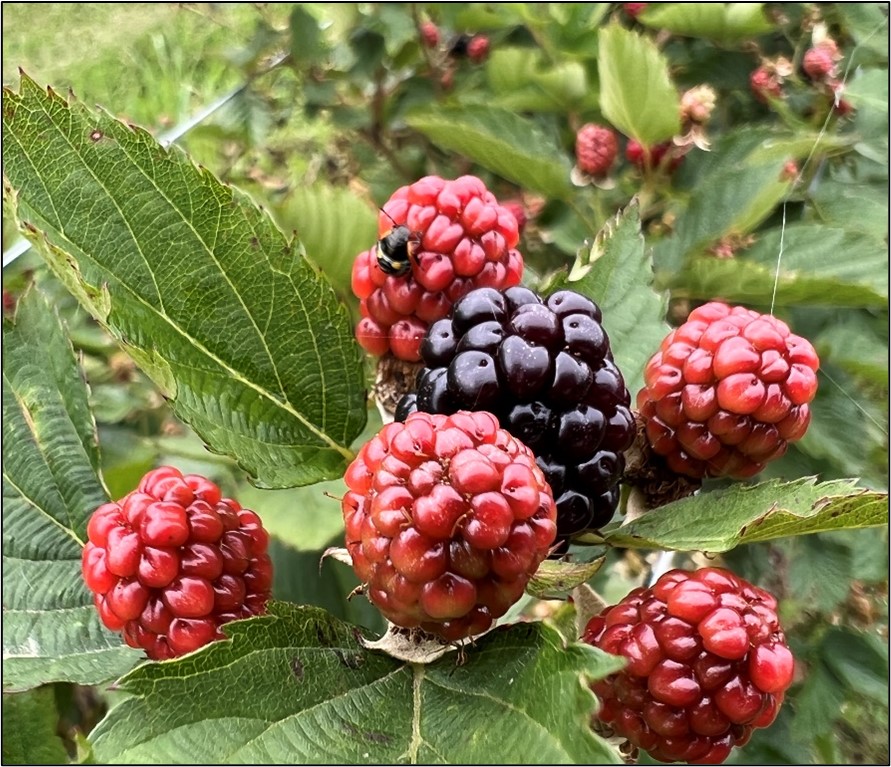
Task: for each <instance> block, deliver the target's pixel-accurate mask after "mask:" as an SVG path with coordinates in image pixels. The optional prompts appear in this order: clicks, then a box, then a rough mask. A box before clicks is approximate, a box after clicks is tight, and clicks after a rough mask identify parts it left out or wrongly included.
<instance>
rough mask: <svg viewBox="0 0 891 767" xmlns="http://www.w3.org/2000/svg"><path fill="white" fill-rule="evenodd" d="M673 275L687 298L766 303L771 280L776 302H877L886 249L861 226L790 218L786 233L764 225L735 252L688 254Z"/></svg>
mask: <svg viewBox="0 0 891 767" xmlns="http://www.w3.org/2000/svg"><path fill="white" fill-rule="evenodd" d="M781 246H782V257H780V249H781ZM777 269H779V280H777V277H776V272H777ZM678 281H679V282H680V281H683V288H682V290H683V292H684V293H686V294H687V295H688V296H689V297H691V298H702V299H712V298H716V297H720V298H722V299H724V300H725V301H731V302H739V303H748V304H755V305H758V304H761V305H768V304H769V303H770V299H771V296H772V295H773V287H774V282H775V281H776V282H777V285H776V304H775V305H776V306H814V305H817V306H836V307H882V306H887V303H888V253H887V247H886V246H885V245H884V244H882V242H881V241H879V240H876V239H873V238H872V237H870V236H869V235H866V234H862V233H861V232H857V231H847V230H844V229H836V228H834V227H829V226H821V225H819V224H792V225H790V226H788V227H786V231H785V234H783V232H782V230H781V229H779V228H775V229H770V230H768V231H767V232H765V233H764V234H762V235H760V236H759V238H758V241H757V242H756V243H755V244H754V245H753V246H752V247H750V248H748V249H747V250H743V251H740V252H739V253H738V254H737V255H736V257H734V258H730V259H718V258H715V257H713V256H699V257H696V258H693V259H692V260H691V261H690V263H689V265H688V268H687V270H685V271H684V272H683V274H682V275H680V277H679V280H678Z"/></svg>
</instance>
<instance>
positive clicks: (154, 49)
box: [3, 3, 284, 130]
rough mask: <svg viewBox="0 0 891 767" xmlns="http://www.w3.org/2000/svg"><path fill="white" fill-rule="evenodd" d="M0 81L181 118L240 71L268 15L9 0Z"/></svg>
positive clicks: (153, 123) (121, 111)
mask: <svg viewBox="0 0 891 767" xmlns="http://www.w3.org/2000/svg"><path fill="white" fill-rule="evenodd" d="M3 10H4V13H3V84H4V85H7V86H13V87H14V86H15V85H16V83H17V81H18V70H19V68H21V69H23V70H24V71H25V72H27V73H28V74H29V75H30V76H31V77H33V78H34V79H36V80H37V81H38V82H40V83H41V84H46V85H52V86H53V87H54V88H55V89H56V90H59V91H61V92H65V91H66V90H68V89H71V90H73V91H74V93H75V94H76V95H77V97H78V98H80V99H81V100H82V101H84V102H85V103H88V104H101V105H102V106H104V107H105V108H106V109H108V110H109V111H111V112H112V113H114V114H115V115H118V116H120V117H124V118H126V119H127V120H130V121H132V122H135V123H138V124H140V125H142V126H144V127H146V128H149V129H154V130H158V129H163V128H165V127H169V126H170V125H173V124H175V123H177V122H179V121H181V120H184V119H186V118H187V117H189V116H190V115H191V114H193V113H194V112H195V111H197V110H198V109H200V108H201V107H202V106H204V105H205V104H207V103H209V102H211V101H213V100H214V99H215V98H216V97H217V96H219V95H220V94H222V93H224V92H225V91H227V90H229V89H230V88H232V87H233V86H235V85H237V84H239V83H240V82H242V81H243V80H244V77H245V75H244V72H243V71H242V70H241V67H240V66H239V65H238V64H237V63H235V62H236V61H238V56H239V54H240V53H241V52H243V51H244V50H245V48H246V47H247V46H248V45H249V43H250V42H251V40H252V37H253V35H254V33H255V30H256V29H257V25H258V23H259V22H260V21H261V20H262V19H263V16H264V14H266V15H270V14H271V15H272V16H273V18H270V19H268V22H270V23H274V24H276V25H277V26H279V25H281V24H283V22H284V18H283V14H282V11H281V10H278V11H275V10H271V9H270V10H266V11H261V10H260V9H259V8H258V6H256V5H253V4H250V3H234V4H203V3H191V4H175V3H103V4H90V3H42V4H39V5H38V4H31V3H6V4H4V9H3Z"/></svg>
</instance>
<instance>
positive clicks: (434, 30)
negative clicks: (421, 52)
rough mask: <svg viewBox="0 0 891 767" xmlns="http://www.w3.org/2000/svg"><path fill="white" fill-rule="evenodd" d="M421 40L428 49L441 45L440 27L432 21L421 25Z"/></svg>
mask: <svg viewBox="0 0 891 767" xmlns="http://www.w3.org/2000/svg"><path fill="white" fill-rule="evenodd" d="M421 40H422V41H423V43H424V45H425V46H426V47H427V48H435V47H436V46H437V45H439V27H437V26H436V24H434V23H433V22H432V21H425V22H424V23H423V24H421Z"/></svg>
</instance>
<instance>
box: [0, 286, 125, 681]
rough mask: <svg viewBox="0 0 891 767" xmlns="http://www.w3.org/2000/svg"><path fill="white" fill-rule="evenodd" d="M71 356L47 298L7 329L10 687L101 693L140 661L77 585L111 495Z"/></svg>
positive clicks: (33, 295) (6, 645)
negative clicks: (94, 522)
mask: <svg viewBox="0 0 891 767" xmlns="http://www.w3.org/2000/svg"><path fill="white" fill-rule="evenodd" d="M98 470H99V449H98V445H97V442H96V427H95V423H94V422H93V417H92V414H91V413H90V409H89V406H88V402H87V387H86V385H85V384H84V381H83V379H82V378H81V374H80V371H79V369H78V366H77V362H76V360H75V357H74V350H73V349H72V347H71V343H70V342H69V340H68V338H67V337H66V336H65V332H64V330H63V329H62V326H61V324H60V322H59V319H58V317H57V316H56V314H55V313H54V311H53V310H52V309H51V308H50V306H49V305H48V304H47V302H46V301H45V300H44V299H43V297H42V295H41V294H40V293H38V292H37V291H36V290H32V291H30V292H29V293H28V294H27V295H26V296H25V297H24V298H23V299H22V300H21V301H20V302H19V305H18V309H17V311H16V319H15V323H14V324H13V323H12V322H11V321H9V320H4V321H3V689H4V690H25V689H28V688H31V687H36V686H38V685H41V684H44V683H46V682H55V681H68V682H77V683H79V684H98V683H100V682H103V681H105V680H107V679H110V678H112V677H115V676H118V675H119V674H121V673H123V672H124V671H126V670H127V669H129V668H130V667H131V666H132V665H133V663H134V661H135V660H136V659H137V658H138V653H136V652H135V651H134V650H130V649H129V648H127V647H122V646H121V639H120V637H119V636H116V635H113V634H111V633H110V632H108V631H106V630H105V629H104V628H103V627H102V625H101V623H100V622H99V617H98V615H97V614H96V610H95V608H94V607H93V603H92V597H91V595H90V593H89V592H88V591H87V588H86V586H85V585H84V583H83V580H82V579H81V574H80V558H81V549H82V546H83V541H84V540H85V538H86V526H87V520H88V519H89V516H90V514H92V512H93V511H94V510H95V509H96V508H97V507H98V506H100V505H101V504H103V503H106V502H107V501H108V495H107V493H106V491H105V488H104V487H103V485H102V481H101V480H100V479H99V476H98Z"/></svg>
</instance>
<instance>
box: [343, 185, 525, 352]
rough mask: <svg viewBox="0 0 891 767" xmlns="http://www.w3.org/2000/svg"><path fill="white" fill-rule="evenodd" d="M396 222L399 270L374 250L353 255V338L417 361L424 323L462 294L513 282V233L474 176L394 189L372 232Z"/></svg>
mask: <svg viewBox="0 0 891 767" xmlns="http://www.w3.org/2000/svg"><path fill="white" fill-rule="evenodd" d="M397 226H404V227H406V228H407V229H408V230H409V234H408V236H409V242H408V248H407V252H406V255H405V258H406V260H407V262H408V265H407V271H406V272H405V273H404V274H402V273H399V274H392V273H390V274H388V273H387V272H386V271H384V270H383V269H381V266H380V263H379V252H378V249H377V248H374V249H371V250H368V251H365V252H364V253H360V254H359V255H358V256H357V258H356V261H355V263H354V264H353V274H352V287H353V292H354V293H355V295H356V296H357V297H358V298H359V299H360V304H359V311H360V313H361V315H362V319H361V320H360V321H359V324H358V325H357V327H356V338H357V339H358V341H359V343H360V344H361V346H362V347H363V348H364V349H365V350H366V351H368V352H369V353H371V354H374V355H378V356H380V355H383V354H386V353H387V352H390V353H392V354H393V356H395V357H397V358H398V359H401V360H406V361H408V362H416V361H417V360H419V359H420V352H419V350H420V345H421V340H422V339H423V337H424V333H425V332H426V331H427V328H428V327H429V325H430V324H431V323H433V322H435V321H436V320H438V319H441V318H442V317H445V316H446V315H447V314H448V313H449V310H450V309H451V307H452V304H453V303H454V302H455V301H457V300H458V299H459V298H461V296H463V295H464V294H465V293H468V292H469V291H470V290H472V289H473V288H477V287H492V288H496V289H501V288H506V287H510V286H511V285H517V284H518V283H519V282H520V279H521V278H522V275H523V257H522V255H521V254H520V252H519V251H518V250H517V249H516V246H517V243H518V242H519V238H520V235H519V231H518V225H517V219H516V218H515V217H514V215H513V214H512V213H511V212H510V210H508V209H506V208H504V207H502V206H501V205H499V204H498V201H497V200H496V199H495V196H494V195H493V194H492V193H491V192H490V191H489V190H488V189H486V187H485V184H483V182H482V181H481V180H480V179H478V178H476V177H474V176H462V177H461V178H458V179H455V180H454V181H446V180H445V179H442V178H440V177H438V176H426V177H424V178H422V179H421V180H419V181H416V182H415V183H414V184H411V185H409V186H404V187H401V188H400V189H398V190H397V191H396V192H395V193H394V194H393V196H392V197H390V199H389V201H388V202H387V203H386V204H385V205H384V207H383V209H382V210H381V214H380V217H379V219H378V232H379V235H380V236H381V237H382V238H383V237H385V236H386V235H387V234H388V233H389V232H391V231H392V230H393V228H394V227H397ZM379 247H380V246H378V248H379Z"/></svg>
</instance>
